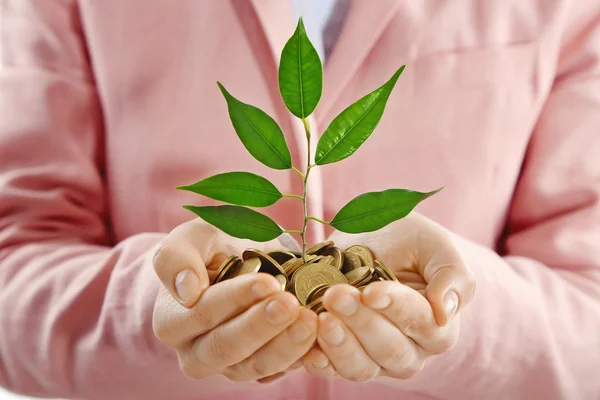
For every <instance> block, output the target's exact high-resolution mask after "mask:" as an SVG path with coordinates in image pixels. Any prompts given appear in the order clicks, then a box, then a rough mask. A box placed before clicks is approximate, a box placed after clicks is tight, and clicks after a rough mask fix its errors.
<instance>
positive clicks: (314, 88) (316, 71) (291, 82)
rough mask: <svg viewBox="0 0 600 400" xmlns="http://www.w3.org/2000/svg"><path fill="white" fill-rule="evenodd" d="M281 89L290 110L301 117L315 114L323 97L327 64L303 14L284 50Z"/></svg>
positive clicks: (280, 77) (280, 80)
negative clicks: (310, 37)
mask: <svg viewBox="0 0 600 400" xmlns="http://www.w3.org/2000/svg"><path fill="white" fill-rule="evenodd" d="M279 91H280V92H281V97H283V102H284V103H285V105H286V106H287V108H288V110H290V112H291V113H292V114H294V115H295V116H296V117H298V118H306V117H308V116H309V115H310V114H312V112H313V111H314V110H315V108H316V107H317V104H318V103H319V100H320V99H321V92H322V91H323V66H322V65H321V59H320V58H319V54H318V53H317V50H315V47H314V46H313V45H312V43H311V42H310V40H309V39H308V36H307V35H306V31H305V30H304V22H303V21H302V18H300V19H299V20H298V26H297V27H296V31H295V32H294V34H293V35H292V37H291V38H290V39H289V40H288V42H287V43H286V44H285V46H284V47H283V51H282V52H281V60H280V62H279Z"/></svg>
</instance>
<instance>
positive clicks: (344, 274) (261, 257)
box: [212, 241, 398, 313]
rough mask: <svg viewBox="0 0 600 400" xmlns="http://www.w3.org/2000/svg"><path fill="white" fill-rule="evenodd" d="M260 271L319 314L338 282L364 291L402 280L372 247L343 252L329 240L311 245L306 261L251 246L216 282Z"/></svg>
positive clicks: (231, 260)
mask: <svg viewBox="0 0 600 400" xmlns="http://www.w3.org/2000/svg"><path fill="white" fill-rule="evenodd" d="M257 272H264V273H267V274H270V275H273V276H274V277H275V279H277V281H278V282H279V283H280V284H281V290H282V291H283V290H287V291H289V292H291V293H293V294H294V295H296V298H297V299H298V301H299V302H300V304H302V305H303V306H305V307H307V308H310V309H311V310H313V311H315V312H316V313H320V312H322V311H324V307H323V302H322V298H323V295H324V294H325V291H326V290H327V289H328V288H329V287H331V286H333V285H336V284H338V283H347V284H349V285H352V286H354V287H356V288H358V289H359V290H363V289H364V288H365V287H366V286H367V285H368V284H369V283H371V282H374V281H391V280H393V281H398V279H396V277H395V276H394V274H393V273H392V272H391V271H390V269H389V268H388V267H386V266H385V264H384V263H383V262H382V261H381V260H377V259H375V258H374V257H373V253H371V251H370V250H369V249H368V248H366V247H364V246H359V245H356V246H351V247H348V248H347V249H346V250H343V251H342V250H341V249H339V248H337V247H334V245H333V242H330V241H329V242H323V243H319V244H317V245H315V246H313V247H311V248H309V249H308V250H307V251H306V260H304V259H303V258H302V253H298V252H294V251H281V250H280V251H273V252H271V253H264V252H262V251H259V250H254V249H248V250H246V251H244V253H243V254H242V257H241V258H239V257H238V256H231V257H229V258H228V259H227V260H225V261H224V262H223V264H221V266H220V267H219V269H218V270H217V274H216V276H215V278H214V280H213V282H212V284H217V283H219V282H221V281H224V280H227V279H231V278H235V277H236V276H239V275H243V274H251V273H257Z"/></svg>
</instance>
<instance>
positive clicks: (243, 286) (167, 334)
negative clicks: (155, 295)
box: [154, 273, 281, 346]
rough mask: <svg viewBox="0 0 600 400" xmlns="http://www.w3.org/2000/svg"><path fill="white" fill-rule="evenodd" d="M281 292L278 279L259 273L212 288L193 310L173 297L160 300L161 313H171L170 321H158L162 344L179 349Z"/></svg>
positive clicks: (156, 322) (157, 333) (245, 275)
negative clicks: (178, 302)
mask: <svg viewBox="0 0 600 400" xmlns="http://www.w3.org/2000/svg"><path fill="white" fill-rule="evenodd" d="M280 291H281V287H280V285H279V282H277V280H275V278H273V277H272V276H271V275H268V274H263V273H259V274H244V275H240V276H238V277H235V278H233V279H228V280H226V281H223V282H219V283H218V284H216V285H212V286H210V287H209V288H208V289H206V291H205V292H204V294H203V295H202V298H201V299H200V301H198V302H197V303H196V304H195V305H194V306H193V307H192V308H185V307H182V306H180V305H179V304H177V303H176V302H175V301H174V300H173V298H172V297H171V296H166V297H165V296H159V299H158V300H157V302H163V303H162V304H161V309H164V310H169V318H168V320H166V319H164V318H162V319H161V318H157V320H156V321H155V326H154V331H155V334H156V336H157V337H158V338H159V339H160V340H161V341H163V342H165V343H167V344H169V345H171V346H179V345H181V344H182V343H185V342H188V341H191V340H193V339H195V338H197V337H198V336H201V335H203V334H205V333H206V332H209V331H210V330H212V329H214V328H216V327H217V326H219V325H221V324H222V323H224V322H226V321H229V320H230V319H232V318H234V317H236V316H237V315H240V314H241V313H243V312H244V311H246V310H248V309H249V308H250V307H252V306H253V305H254V304H256V303H258V302H260V301H261V300H263V299H265V298H267V297H268V296H270V295H272V294H274V293H278V292H280ZM170 303H172V304H170ZM157 308H158V307H157Z"/></svg>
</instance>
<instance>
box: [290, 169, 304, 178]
mask: <svg viewBox="0 0 600 400" xmlns="http://www.w3.org/2000/svg"><path fill="white" fill-rule="evenodd" d="M292 169H293V170H294V171H296V172H297V173H298V174H300V176H301V177H302V179H304V174H303V173H302V171H300V170H299V169H298V168H296V167H292Z"/></svg>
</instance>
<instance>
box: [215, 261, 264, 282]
mask: <svg viewBox="0 0 600 400" xmlns="http://www.w3.org/2000/svg"><path fill="white" fill-rule="evenodd" d="M238 261H240V260H238ZM261 265H262V262H261V260H260V258H256V257H255V258H249V259H247V260H246V261H244V262H239V263H237V264H236V265H235V266H234V267H232V268H231V269H230V270H229V272H227V273H225V276H224V279H229V278H235V277H236V276H240V275H244V274H255V273H257V272H258V271H259V270H260V266H261Z"/></svg>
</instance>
